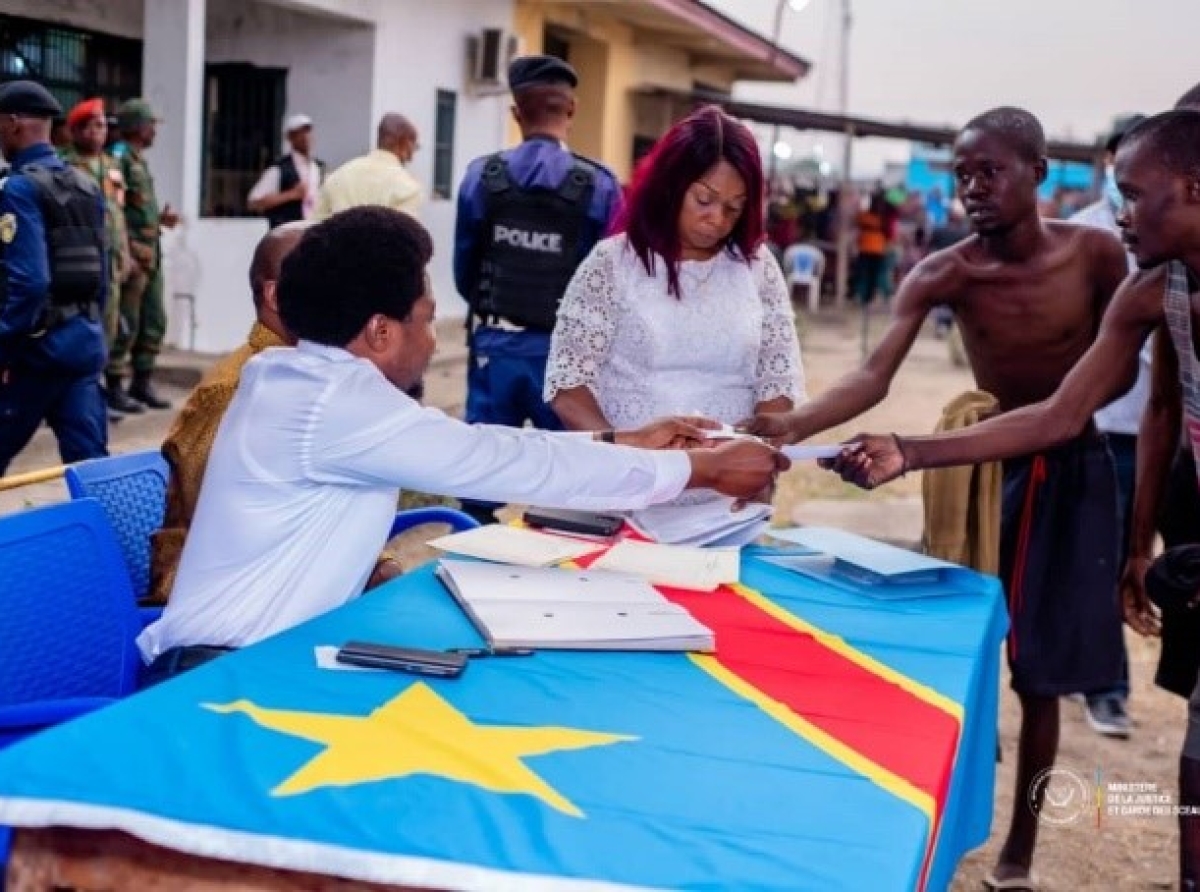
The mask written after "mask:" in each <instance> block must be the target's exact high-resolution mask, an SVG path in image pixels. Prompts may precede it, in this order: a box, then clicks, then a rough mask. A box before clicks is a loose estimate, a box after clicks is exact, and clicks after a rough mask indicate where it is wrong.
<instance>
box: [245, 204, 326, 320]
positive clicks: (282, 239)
mask: <svg viewBox="0 0 1200 892" xmlns="http://www.w3.org/2000/svg"><path fill="white" fill-rule="evenodd" d="M310 225H311V224H310V223H309V222H308V221H307V220H297V221H295V222H294V223H284V224H283V225H282V226H276V227H275V228H274V229H272V230H271V231H270V232H268V233H267V234H266V235H264V236H263V237H262V238H261V239H260V240H259V242H258V247H256V248H255V249H254V258H253V259H252V260H251V261H250V293H251V294H253V295H254V306H255V308H256V309H258V308H261V307H262V302H263V293H264V289H265V286H266V283H267V282H278V281H279V268H280V266H282V265H283V258H284V257H286V256H287V255H288V254H289V253H290V252H291V250H292V248H294V247H296V245H298V244H299V243H300V238H301V236H303V235H304V232H305V230H307V229H308V227H309V226H310Z"/></svg>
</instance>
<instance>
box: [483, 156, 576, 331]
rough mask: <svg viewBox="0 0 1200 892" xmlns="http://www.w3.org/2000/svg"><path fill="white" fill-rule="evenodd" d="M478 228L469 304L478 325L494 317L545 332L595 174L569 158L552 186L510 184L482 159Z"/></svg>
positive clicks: (498, 165)
mask: <svg viewBox="0 0 1200 892" xmlns="http://www.w3.org/2000/svg"><path fill="white" fill-rule="evenodd" d="M481 180H482V183H483V187H484V189H485V190H486V204H485V207H486V213H485V215H484V226H485V227H486V228H485V231H484V233H483V238H482V239H481V243H482V250H481V253H480V258H481V259H480V266H479V278H478V283H477V285H476V289H475V294H474V295H473V299H472V301H471V307H472V309H473V311H474V312H475V313H476V314H477V315H478V316H480V317H481V318H482V319H483V320H484V321H485V322H486V321H487V320H488V319H489V317H501V318H504V319H506V320H508V321H510V322H513V323H515V324H517V325H522V326H525V327H527V328H532V329H536V330H539V331H551V330H552V329H553V328H554V320H555V317H556V316H557V314H558V304H559V302H560V301H561V300H562V296H563V292H564V291H565V290H566V288H567V283H568V282H570V281H571V276H572V275H574V273H575V268H576V267H577V266H578V265H579V244H580V239H581V238H582V234H583V229H584V224H585V223H586V222H587V211H588V205H589V204H590V203H591V197H592V190H593V188H594V187H595V182H596V169H595V167H593V166H592V165H591V164H588V163H587V162H585V161H583V160H581V159H579V158H576V159H575V161H574V163H573V164H572V165H571V169H570V171H568V173H567V176H566V178H565V179H564V180H563V181H562V183H561V184H560V185H559V187H558V188H557V189H548V188H541V187H525V188H522V187H519V186H516V185H515V184H514V183H513V182H512V179H511V178H510V177H509V175H508V163H507V162H506V161H505V159H504V157H503V156H502V155H500V154H498V153H497V154H495V155H492V156H491V157H490V158H488V159H487V161H486V162H484V165H483V174H482V178H481Z"/></svg>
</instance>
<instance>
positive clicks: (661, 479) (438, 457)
mask: <svg viewBox="0 0 1200 892" xmlns="http://www.w3.org/2000/svg"><path fill="white" fill-rule="evenodd" d="M690 476H691V462H690V460H689V459H688V457H687V455H686V453H684V452H680V451H662V452H652V451H647V450H640V449H631V448H628V447H624V446H612V445H609V444H605V443H594V442H592V441H591V439H590V437H587V436H580V435H579V434H570V433H547V432H544V431H537V430H533V429H513V428H508V427H497V426H490V425H468V424H464V423H463V422H461V421H457V420H455V419H452V418H450V417H448V416H447V415H445V414H443V413H442V412H440V411H439V410H437V409H429V408H422V407H421V406H420V405H419V404H418V403H416V402H414V401H413V400H412V399H410V398H409V397H408V396H406V395H405V394H404V393H403V392H401V391H400V390H398V389H397V388H396V387H394V386H393V385H392V384H391V383H389V382H388V381H387V379H385V378H384V377H383V375H382V374H380V372H379V371H378V370H377V369H376V368H375V366H374V365H372V364H371V363H369V362H367V361H366V360H363V359H359V358H357V357H355V356H353V355H351V354H350V353H348V352H346V351H345V350H342V349H339V348H335V347H323V346H319V345H316V344H312V343H309V342H306V341H301V342H300V345H299V346H298V347H296V348H295V349H290V348H276V349H270V350H265V351H263V353H261V354H259V355H258V356H256V357H255V358H254V359H252V360H250V362H248V363H247V364H246V366H245V368H244V369H243V370H242V378H241V383H240V384H239V386H238V390H237V394H236V395H235V396H234V398H233V401H232V403H230V406H229V410H228V411H227V412H226V414H225V418H224V419H223V420H222V422H221V426H220V428H219V430H218V432H217V437H216V441H215V442H214V443H213V447H212V453H211V455H210V456H209V459H208V466H207V469H206V471H205V474H204V483H203V485H202V486H201V488H200V496H199V499H198V501H197V504H196V513H195V517H194V519H193V521H192V527H191V530H190V532H189V533H188V538H187V544H186V545H185V547H184V550H183V555H182V557H181V558H180V562H179V572H178V575H177V576H176V579H175V587H174V589H173V590H172V592H171V597H170V601H169V603H168V604H167V607H166V609H165V611H164V613H163V616H162V618H161V619H160V620H158V621H157V622H156V623H154V624H153V625H151V626H149V627H148V628H147V629H146V630H145V631H143V632H142V634H141V635H140V636H138V646H139V647H140V648H141V651H142V655H143V657H144V658H145V660H146V661H147V662H150V661H151V660H153V659H154V658H155V657H156V656H158V655H159V654H161V653H162V652H164V651H166V650H168V649H170V648H172V647H177V646H182V645H189V644H208V645H226V646H232V647H237V646H241V645H246V644H251V643H253V642H255V641H258V640H260V639H262V638H265V637H267V636H268V635H272V634H274V633H276V632H280V631H282V630H284V629H287V628H290V627H291V626H294V625H296V624H298V623H300V622H303V621H305V620H307V619H309V618H311V617H314V616H316V615H318V614H321V613H324V612H326V611H328V610H331V609H333V608H334V607H337V606H339V605H341V604H343V603H345V602H346V601H348V600H350V599H351V598H353V597H355V596H356V595H358V594H359V593H360V592H361V591H362V589H363V586H364V585H365V584H366V582H367V579H368V577H369V576H370V574H371V570H372V568H373V567H374V565H375V562H376V560H377V558H378V557H379V552H380V550H381V549H382V548H383V545H384V543H385V541H386V540H387V535H388V530H389V529H390V527H391V522H392V519H393V517H394V516H395V513H396V505H397V500H398V498H399V491H400V489H401V488H402V487H403V488H405V489H412V490H418V491H421V492H430V493H442V494H445V495H450V496H471V497H474V498H478V499H483V500H487V501H498V502H508V501H513V502H526V503H535V504H539V505H546V506H555V507H565V508H582V509H592V510H602V509H614V508H641V507H644V506H647V505H651V504H656V503H659V502H663V501H666V500H669V499H672V498H674V497H675V496H677V495H678V494H679V493H680V491H682V490H683V488H684V487H685V486H686V485H687V481H688V478H689V477H690Z"/></svg>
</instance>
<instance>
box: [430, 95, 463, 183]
mask: <svg viewBox="0 0 1200 892" xmlns="http://www.w3.org/2000/svg"><path fill="white" fill-rule="evenodd" d="M457 109H458V94H457V93H455V92H454V91H452V90H438V91H437V113H436V115H435V117H434V126H433V131H434V143H433V194H434V197H435V198H451V197H452V196H453V195H454V118H455V115H456V113H457Z"/></svg>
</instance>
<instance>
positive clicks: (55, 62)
mask: <svg viewBox="0 0 1200 892" xmlns="http://www.w3.org/2000/svg"><path fill="white" fill-rule="evenodd" d="M26 79H28V80H36V81H38V82H39V83H41V84H43V85H44V86H45V87H46V88H47V89H48V90H49V91H50V92H51V93H53V94H54V97H55V98H56V99H57V100H58V101H59V102H60V103H61V104H62V106H63V108H64V109H65V110H66V109H70V108H71V106H73V105H75V103H77V102H80V101H81V100H83V99H90V98H92V97H100V98H101V99H103V100H104V104H105V106H106V107H107V108H108V110H109V111H110V112H113V111H115V110H116V107H117V106H118V105H119V104H120V103H121V102H122V101H124V100H126V99H130V98H132V97H134V96H137V95H138V94H139V93H140V92H141V88H142V42H141V41H140V40H132V39H130V38H127V37H114V36H113V35H111V34H100V33H98V32H95V31H85V30H83V29H80V28H71V27H68V26H65V25H58V24H52V23H50V22H40V21H37V20H35V19H26V18H21V17H20V16H13V15H6V14H0V83H4V82H6V81H13V80H26Z"/></svg>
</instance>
